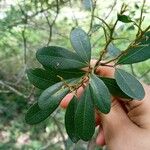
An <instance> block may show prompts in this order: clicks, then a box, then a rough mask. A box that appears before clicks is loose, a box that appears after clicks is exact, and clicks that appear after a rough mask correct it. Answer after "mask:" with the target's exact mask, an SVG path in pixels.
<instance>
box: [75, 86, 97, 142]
mask: <svg viewBox="0 0 150 150" xmlns="http://www.w3.org/2000/svg"><path fill="white" fill-rule="evenodd" d="M94 113H95V111H94V104H93V101H92V97H91V93H90V89H89V86H87V87H86V89H85V91H84V93H83V95H82V96H81V98H80V100H79V103H78V106H77V110H76V113H75V127H76V133H77V135H78V136H79V137H80V138H81V139H82V140H84V141H88V140H90V139H91V138H92V136H93V134H94V131H95V117H94Z"/></svg>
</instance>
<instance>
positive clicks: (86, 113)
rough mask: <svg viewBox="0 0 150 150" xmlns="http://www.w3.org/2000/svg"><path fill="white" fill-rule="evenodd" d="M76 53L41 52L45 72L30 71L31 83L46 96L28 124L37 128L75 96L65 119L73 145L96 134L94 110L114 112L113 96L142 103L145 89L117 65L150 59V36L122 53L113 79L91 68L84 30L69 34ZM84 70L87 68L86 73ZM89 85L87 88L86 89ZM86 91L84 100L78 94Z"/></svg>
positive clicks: (59, 49) (52, 49)
mask: <svg viewBox="0 0 150 150" xmlns="http://www.w3.org/2000/svg"><path fill="white" fill-rule="evenodd" d="M70 41H71V44H72V47H73V49H74V52H72V51H70V50H67V49H65V48H62V47H59V46H48V47H43V48H41V49H39V50H38V51H37V53H36V58H37V60H38V61H39V62H40V63H41V64H42V66H43V69H42V68H35V69H28V70H27V75H28V78H29V80H30V82H31V83H32V84H33V85H34V86H36V87H37V88H39V89H42V90H43V92H42V94H41V95H40V97H39V98H38V101H37V102H36V103H35V104H34V105H33V106H31V107H30V108H29V110H28V111H27V114H26V117H25V120H26V122H27V123H28V124H37V123H40V122H41V121H43V120H45V119H46V118H47V117H49V116H50V115H51V114H52V113H53V112H54V111H55V109H56V108H57V107H58V106H59V104H60V102H61V100H62V99H63V98H64V97H65V96H66V95H67V94H68V93H74V97H73V99H72V100H71V101H70V103H69V106H68V108H67V110H66V115H65V127H66V131H67V133H68V135H69V137H70V139H71V140H72V141H73V142H77V141H78V140H80V139H82V140H84V141H88V140H90V139H91V138H92V136H93V134H94V132H95V109H96V110H98V111H99V112H101V113H104V114H107V113H109V112H110V109H111V96H115V97H122V98H127V99H130V100H133V99H136V100H142V99H143V98H144V95H145V93H144V89H143V87H142V85H141V84H140V82H139V81H138V80H137V79H136V78H135V77H134V76H132V75H131V74H129V73H127V72H126V71H124V70H122V69H120V68H118V65H122V64H132V63H137V62H140V61H143V60H146V59H148V58H150V52H149V48H150V32H146V33H145V34H144V35H143V36H141V38H140V39H139V40H138V41H136V44H137V46H135V47H132V48H130V49H128V51H126V53H123V54H122V53H121V55H120V57H118V59H117V61H116V63H115V65H114V66H112V67H114V68H115V74H114V78H106V77H102V76H101V75H97V74H96V69H97V66H96V65H95V66H94V67H92V66H91V65H90V61H91V43H90V39H89V36H88V35H87V34H86V32H85V31H84V30H82V29H81V28H74V29H73V30H72V31H71V34H70ZM82 68H86V69H84V70H86V71H84V70H83V69H82ZM85 83H86V86H85ZM81 86H83V87H84V89H85V90H84V92H83V94H82V95H81V97H80V98H79V97H77V96H76V93H77V90H78V88H79V87H81Z"/></svg>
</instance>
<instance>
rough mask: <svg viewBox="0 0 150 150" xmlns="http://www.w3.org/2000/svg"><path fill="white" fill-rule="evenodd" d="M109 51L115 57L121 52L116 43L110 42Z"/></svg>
mask: <svg viewBox="0 0 150 150" xmlns="http://www.w3.org/2000/svg"><path fill="white" fill-rule="evenodd" d="M107 51H108V53H109V54H110V55H111V56H113V57H117V56H118V55H120V54H121V51H120V49H118V48H117V47H115V46H114V44H112V43H110V44H109V45H108V47H107Z"/></svg>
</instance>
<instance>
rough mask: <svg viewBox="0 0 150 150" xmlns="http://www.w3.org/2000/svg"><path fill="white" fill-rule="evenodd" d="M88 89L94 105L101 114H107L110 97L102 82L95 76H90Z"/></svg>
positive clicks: (109, 106)
mask: <svg viewBox="0 0 150 150" xmlns="http://www.w3.org/2000/svg"><path fill="white" fill-rule="evenodd" d="M90 87H91V93H92V97H93V99H94V104H95V105H96V107H97V108H98V109H99V111H101V112H102V113H105V114H107V113H109V111H110V108H111V95H110V92H109V90H108V88H107V86H106V85H105V84H104V82H103V81H102V80H101V79H100V78H98V77H97V76H96V75H94V74H92V75H91V80H90Z"/></svg>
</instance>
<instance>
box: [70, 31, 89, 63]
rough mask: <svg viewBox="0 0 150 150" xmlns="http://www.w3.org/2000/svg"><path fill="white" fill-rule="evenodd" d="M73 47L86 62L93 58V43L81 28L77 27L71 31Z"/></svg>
mask: <svg viewBox="0 0 150 150" xmlns="http://www.w3.org/2000/svg"><path fill="white" fill-rule="evenodd" d="M70 41H71V44H72V47H73V48H74V50H75V51H76V53H77V54H78V56H79V57H80V58H81V59H82V60H83V61H84V62H86V63H89V62H90V60H91V44H90V39H89V37H88V35H87V34H86V33H85V31H84V30H82V29H81V28H75V29H73V30H72V31H71V33H70Z"/></svg>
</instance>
